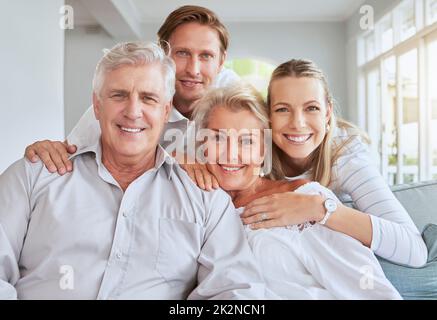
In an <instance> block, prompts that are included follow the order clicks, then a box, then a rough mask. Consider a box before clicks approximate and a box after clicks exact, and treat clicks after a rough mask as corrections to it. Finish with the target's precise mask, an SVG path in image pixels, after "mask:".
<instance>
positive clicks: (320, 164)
mask: <svg viewBox="0 0 437 320" xmlns="http://www.w3.org/2000/svg"><path fill="white" fill-rule="evenodd" d="M286 77H292V78H313V79H318V80H319V81H320V82H321V84H322V87H323V90H324V92H325V98H326V103H327V105H329V106H330V107H331V108H332V113H331V117H330V119H329V121H328V124H329V126H330V130H328V131H327V132H326V134H325V137H324V138H323V140H322V143H321V144H320V145H319V147H317V149H316V150H314V151H313V153H312V154H311V155H310V157H311V159H310V160H311V168H310V172H311V175H312V177H311V179H312V180H314V181H317V182H319V183H320V184H321V185H323V186H328V185H329V184H330V183H331V178H332V166H333V165H334V163H335V161H336V160H337V159H338V157H339V156H340V155H341V152H342V150H343V148H344V147H345V146H346V145H347V144H348V143H349V142H350V141H351V139H353V138H354V137H356V136H360V137H362V138H363V140H364V141H365V142H367V143H369V142H370V140H369V138H368V136H367V134H366V133H364V132H363V131H362V130H360V129H359V128H358V127H356V126H355V125H353V124H351V123H349V122H347V121H345V120H343V119H337V117H336V112H335V111H336V108H335V101H334V99H333V97H332V95H331V92H330V90H329V86H328V81H327V80H326V77H325V75H324V73H323V71H322V70H320V69H319V68H318V66H317V65H316V64H315V63H314V62H312V61H310V60H301V59H292V60H290V61H287V62H285V63H283V64H281V65H279V66H278V67H277V68H276V69H275V70H274V71H273V74H272V77H271V79H270V83H269V87H268V95H267V106H268V108H269V113H270V112H271V109H270V108H271V100H272V98H271V95H272V92H271V88H272V83H273V82H274V81H275V80H277V79H282V78H286ZM337 127H339V128H344V129H347V130H348V132H351V135H350V137H349V138H348V139H346V141H344V142H343V143H341V144H335V143H334V142H333V139H334V132H335V128H337ZM286 157H288V156H287V155H286V154H284V152H283V151H282V150H280V149H279V148H278V147H277V146H276V145H274V146H273V176H274V177H275V179H283V178H284V176H285V173H284V169H283V168H284V162H285V161H284V160H285V159H284V158H286Z"/></svg>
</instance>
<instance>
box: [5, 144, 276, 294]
mask: <svg viewBox="0 0 437 320" xmlns="http://www.w3.org/2000/svg"><path fill="white" fill-rule="evenodd" d="M72 158H73V161H74V166H75V170H74V171H73V172H70V173H67V174H65V175H63V176H59V175H58V174H51V173H49V172H48V171H47V169H46V168H45V166H44V165H43V164H42V163H41V162H38V163H35V164H32V163H30V162H29V161H27V160H26V159H21V160H19V161H17V162H15V163H14V164H13V165H12V166H10V167H9V168H8V169H7V170H6V171H5V172H4V173H3V174H2V175H0V300H1V299H8V298H11V299H14V298H17V297H18V298H19V299H186V298H189V299H207V298H208V299H209V298H216V299H249V300H251V299H265V298H266V297H267V295H266V294H267V293H266V292H265V285H264V283H263V280H262V276H261V274H260V272H259V269H258V267H257V265H256V261H255V258H254V256H253V254H252V252H251V250H250V248H249V246H248V243H247V240H246V237H245V234H244V231H243V227H242V225H241V222H240V219H239V218H238V217H237V216H236V215H235V214H234V212H235V208H234V206H233V204H232V202H231V199H230V197H229V196H228V195H227V194H226V193H225V192H224V191H222V190H216V191H213V192H206V191H203V190H200V189H199V188H197V186H196V185H195V184H194V183H193V182H192V180H191V178H190V177H189V176H188V175H187V174H186V172H185V171H184V170H182V169H181V168H180V167H179V165H178V164H177V163H175V161H174V159H173V158H171V157H170V156H169V155H168V154H165V152H164V151H163V150H162V149H161V148H158V150H157V156H156V161H155V167H154V168H152V169H150V170H148V171H146V172H145V173H143V174H142V175H141V176H140V177H138V178H137V179H135V181H133V182H132V183H131V184H130V185H129V187H128V188H127V189H126V190H125V191H124V192H123V190H122V189H121V188H120V187H119V185H118V183H117V182H116V181H115V180H114V178H113V177H112V176H111V174H110V173H109V171H108V170H107V169H106V168H105V166H104V165H103V164H102V161H101V147H100V144H99V143H97V144H96V145H93V146H91V147H88V148H86V149H82V150H79V151H78V152H77V153H76V154H75V155H73V156H72ZM229 270H232V272H229ZM269 296H270V295H269Z"/></svg>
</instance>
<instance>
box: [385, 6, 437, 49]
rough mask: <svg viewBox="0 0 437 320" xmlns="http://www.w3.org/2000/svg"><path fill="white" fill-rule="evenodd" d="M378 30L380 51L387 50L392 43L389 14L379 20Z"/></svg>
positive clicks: (391, 24)
mask: <svg viewBox="0 0 437 320" xmlns="http://www.w3.org/2000/svg"><path fill="white" fill-rule="evenodd" d="M436 1H437V0H436ZM380 30H381V31H380V32H381V42H382V43H381V49H382V52H386V51H387V50H390V49H391V48H393V44H394V33H393V21H392V15H389V16H388V17H387V18H386V19H384V20H383V21H381V24H380Z"/></svg>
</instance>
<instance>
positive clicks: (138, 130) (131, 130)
mask: <svg viewBox="0 0 437 320" xmlns="http://www.w3.org/2000/svg"><path fill="white" fill-rule="evenodd" d="M121 130H123V131H126V132H130V133H138V132H141V131H142V129H139V128H137V129H134V128H125V127H121Z"/></svg>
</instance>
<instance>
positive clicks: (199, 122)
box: [192, 83, 270, 129]
mask: <svg viewBox="0 0 437 320" xmlns="http://www.w3.org/2000/svg"><path fill="white" fill-rule="evenodd" d="M219 106H220V107H225V108H228V109H230V110H232V111H240V110H248V111H250V112H252V113H253V115H254V116H255V117H257V118H258V120H259V121H260V122H261V123H262V126H263V128H264V129H268V128H270V120H269V115H268V112H267V108H266V105H265V103H264V100H263V98H262V96H261V95H260V93H259V92H258V91H257V90H256V89H255V88H254V87H252V86H251V85H249V84H246V83H238V84H236V83H233V84H232V85H230V86H226V87H222V88H216V89H210V90H209V91H207V93H206V94H205V95H204V96H203V97H202V98H201V99H199V100H198V101H197V102H196V104H195V107H194V111H193V115H192V120H193V121H194V122H195V124H196V128H197V129H204V128H207V127H208V122H209V118H210V115H211V113H212V111H213V110H214V109H215V108H216V107H219Z"/></svg>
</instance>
